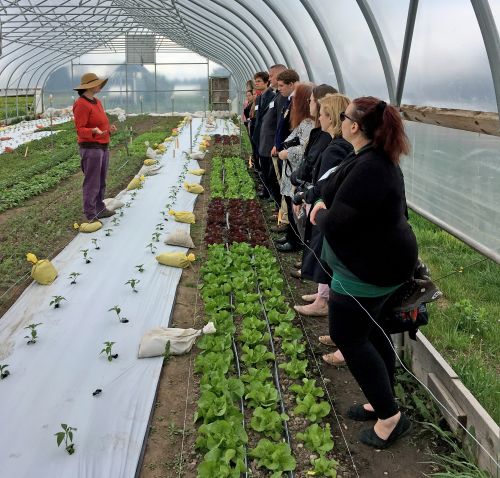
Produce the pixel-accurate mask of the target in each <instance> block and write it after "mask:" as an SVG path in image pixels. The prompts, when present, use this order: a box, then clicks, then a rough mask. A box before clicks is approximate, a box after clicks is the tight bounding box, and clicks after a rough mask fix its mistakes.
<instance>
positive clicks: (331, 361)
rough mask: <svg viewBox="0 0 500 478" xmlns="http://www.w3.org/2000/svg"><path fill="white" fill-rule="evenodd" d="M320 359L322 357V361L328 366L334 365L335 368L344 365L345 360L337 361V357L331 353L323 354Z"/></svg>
mask: <svg viewBox="0 0 500 478" xmlns="http://www.w3.org/2000/svg"><path fill="white" fill-rule="evenodd" d="M322 357H323V360H324V361H325V362H326V363H327V364H328V365H335V366H337V367H340V366H342V365H345V360H339V359H338V358H337V357H335V352H333V353H331V354H325V355H323V356H322Z"/></svg>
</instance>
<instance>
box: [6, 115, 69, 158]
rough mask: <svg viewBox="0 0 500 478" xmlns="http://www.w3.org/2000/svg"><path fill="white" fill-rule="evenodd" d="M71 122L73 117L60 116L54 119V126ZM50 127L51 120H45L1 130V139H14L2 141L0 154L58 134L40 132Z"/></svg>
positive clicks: (27, 122) (28, 122)
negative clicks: (8, 149) (6, 149)
mask: <svg viewBox="0 0 500 478" xmlns="http://www.w3.org/2000/svg"><path fill="white" fill-rule="evenodd" d="M70 120H71V116H68V115H66V116H59V117H57V118H53V119H52V124H54V125H56V124H60V123H66V122H67V121H70ZM49 126H50V119H49V118H43V119H37V120H32V121H23V122H21V123H17V124H14V125H12V126H6V127H4V128H0V138H4V137H10V138H12V139H8V140H3V141H0V154H2V153H3V152H4V151H5V148H6V147H10V148H12V149H16V148H17V147H19V146H21V145H22V144H25V143H28V142H30V141H33V140H36V139H40V138H44V137H45V136H50V135H51V134H56V133H57V131H54V132H53V133H51V132H50V131H39V129H40V128H48V127H49Z"/></svg>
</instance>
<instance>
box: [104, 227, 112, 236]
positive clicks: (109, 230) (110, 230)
mask: <svg viewBox="0 0 500 478" xmlns="http://www.w3.org/2000/svg"><path fill="white" fill-rule="evenodd" d="M104 232H105V233H106V236H111V233H112V232H113V229H104Z"/></svg>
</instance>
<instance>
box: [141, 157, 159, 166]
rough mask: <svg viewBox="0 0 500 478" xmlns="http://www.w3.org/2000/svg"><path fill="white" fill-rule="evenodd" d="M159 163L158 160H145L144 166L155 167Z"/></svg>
mask: <svg viewBox="0 0 500 478" xmlns="http://www.w3.org/2000/svg"><path fill="white" fill-rule="evenodd" d="M157 163H158V161H157V160H156V159H145V160H144V165H145V166H153V165H154V164H157Z"/></svg>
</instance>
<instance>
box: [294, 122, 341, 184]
mask: <svg viewBox="0 0 500 478" xmlns="http://www.w3.org/2000/svg"><path fill="white" fill-rule="evenodd" d="M331 140H332V137H331V135H330V134H328V133H325V132H324V131H323V130H322V129H321V128H314V129H312V130H311V133H310V135H309V141H308V142H307V146H306V149H305V150H304V160H303V161H302V163H300V165H299V167H298V168H297V169H296V170H295V171H294V177H295V179H296V180H297V181H300V182H305V183H312V174H311V173H312V170H313V168H314V165H315V164H316V163H317V162H318V160H319V158H320V155H321V153H322V152H323V151H324V150H325V148H326V147H327V146H328V144H329V143H330V141H331Z"/></svg>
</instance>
